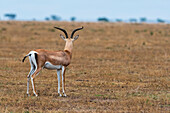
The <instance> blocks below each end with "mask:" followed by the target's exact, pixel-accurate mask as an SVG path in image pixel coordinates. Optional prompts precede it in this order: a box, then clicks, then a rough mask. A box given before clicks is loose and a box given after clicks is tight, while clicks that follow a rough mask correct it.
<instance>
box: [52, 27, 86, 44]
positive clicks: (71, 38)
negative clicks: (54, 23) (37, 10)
mask: <svg viewBox="0 0 170 113" xmlns="http://www.w3.org/2000/svg"><path fill="white" fill-rule="evenodd" d="M54 28H56V29H59V30H61V31H63V32H64V34H65V36H66V37H64V36H63V35H62V34H60V37H61V38H62V39H63V40H65V41H66V42H67V41H69V42H70V41H71V42H74V41H75V40H77V39H78V37H79V35H76V36H75V37H74V38H73V36H74V33H75V32H76V31H78V30H81V29H83V27H81V28H77V29H74V30H73V32H72V33H71V36H70V37H68V34H67V32H66V30H64V29H62V28H59V27H54Z"/></svg>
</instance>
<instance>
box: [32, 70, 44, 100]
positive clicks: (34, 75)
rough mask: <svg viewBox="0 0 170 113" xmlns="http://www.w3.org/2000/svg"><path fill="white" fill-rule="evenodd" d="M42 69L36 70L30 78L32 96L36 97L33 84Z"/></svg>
mask: <svg viewBox="0 0 170 113" xmlns="http://www.w3.org/2000/svg"><path fill="white" fill-rule="evenodd" d="M41 69H42V68H38V69H37V70H36V71H35V73H34V74H33V75H32V76H31V83H32V89H33V93H34V95H35V96H36V97H37V96H38V95H37V93H36V90H35V84H34V80H35V77H36V76H37V75H38V74H39V73H40V71H41Z"/></svg>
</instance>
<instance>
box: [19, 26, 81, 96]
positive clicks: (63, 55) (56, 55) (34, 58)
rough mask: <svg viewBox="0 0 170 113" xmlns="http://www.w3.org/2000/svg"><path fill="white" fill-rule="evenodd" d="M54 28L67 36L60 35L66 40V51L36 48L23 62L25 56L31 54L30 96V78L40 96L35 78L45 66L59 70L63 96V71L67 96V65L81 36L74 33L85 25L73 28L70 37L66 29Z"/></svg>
mask: <svg viewBox="0 0 170 113" xmlns="http://www.w3.org/2000/svg"><path fill="white" fill-rule="evenodd" d="M54 28H56V29H59V30H61V31H63V32H64V34H65V36H66V37H64V36H63V35H61V34H60V37H61V38H62V39H63V40H64V41H65V42H66V44H65V48H64V51H48V50H44V49H36V50H33V51H30V52H29V53H28V54H27V55H26V56H25V57H24V58H23V60H22V62H24V60H25V58H26V57H28V56H29V61H30V65H31V69H30V72H29V74H28V75H27V95H28V96H29V83H30V80H31V83H32V88H33V93H34V94H35V96H38V95H37V93H36V90H35V84H34V80H35V77H36V76H37V75H38V74H39V72H40V71H41V70H42V69H43V68H46V69H52V70H54V69H55V70H57V77H58V94H59V96H62V94H61V93H60V81H61V79H60V73H61V75H62V91H63V96H66V93H65V71H66V67H67V66H68V65H69V64H70V63H71V57H72V49H73V42H74V41H75V40H77V39H78V37H79V35H76V36H75V37H74V38H73V35H74V33H75V32H76V31H78V30H81V29H83V27H82V28H78V29H75V30H73V32H72V34H71V36H70V37H68V34H67V32H66V30H64V29H62V28H59V27H54Z"/></svg>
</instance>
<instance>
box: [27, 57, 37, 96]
mask: <svg viewBox="0 0 170 113" xmlns="http://www.w3.org/2000/svg"><path fill="white" fill-rule="evenodd" d="M29 61H30V65H31V69H30V72H29V74H28V76H27V95H28V96H29V83H30V79H31V76H32V75H33V74H34V72H35V65H34V64H33V62H32V60H31V57H29Z"/></svg>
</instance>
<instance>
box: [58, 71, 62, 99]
mask: <svg viewBox="0 0 170 113" xmlns="http://www.w3.org/2000/svg"><path fill="white" fill-rule="evenodd" d="M57 78H58V94H59V96H60V97H61V96H62V95H61V93H60V70H59V69H57Z"/></svg>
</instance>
